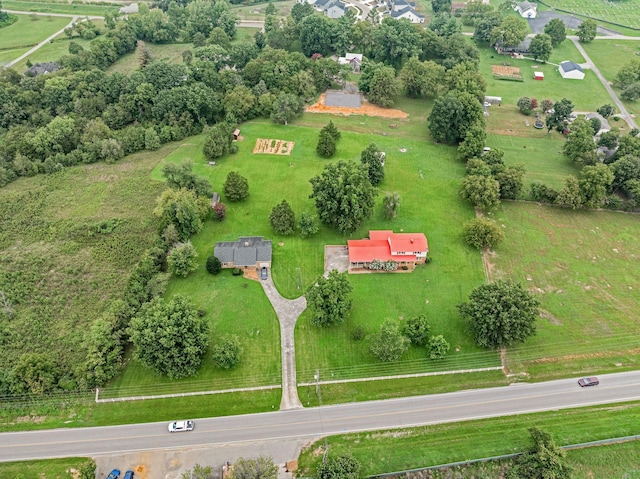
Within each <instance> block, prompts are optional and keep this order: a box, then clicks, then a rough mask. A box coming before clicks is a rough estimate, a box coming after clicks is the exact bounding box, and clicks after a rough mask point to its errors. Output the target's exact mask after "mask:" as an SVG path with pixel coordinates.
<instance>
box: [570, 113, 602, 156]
mask: <svg viewBox="0 0 640 479" xmlns="http://www.w3.org/2000/svg"><path fill="white" fill-rule="evenodd" d="M593 135H594V133H593V128H592V127H591V124H590V123H589V121H588V120H586V119H585V118H584V117H580V118H576V120H575V121H574V122H573V123H572V124H571V133H569V136H568V137H567V142H566V143H565V144H564V145H563V147H562V152H563V153H564V156H566V157H567V158H568V159H570V160H571V161H574V162H575V163H576V164H577V165H578V166H585V165H594V164H596V162H597V161H598V157H597V156H596V144H595V142H594V141H593Z"/></svg>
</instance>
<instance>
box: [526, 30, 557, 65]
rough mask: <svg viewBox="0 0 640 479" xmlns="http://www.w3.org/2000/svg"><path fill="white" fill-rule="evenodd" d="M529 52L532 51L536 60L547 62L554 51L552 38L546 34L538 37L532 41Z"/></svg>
mask: <svg viewBox="0 0 640 479" xmlns="http://www.w3.org/2000/svg"><path fill="white" fill-rule="evenodd" d="M529 50H530V51H531V54H532V55H533V58H534V60H540V61H542V62H546V61H547V60H548V59H549V58H550V57H551V52H552V51H553V44H552V42H551V37H550V36H549V35H547V34H546V33H540V34H538V35H536V36H535V37H533V38H532V39H531V44H530V45H529Z"/></svg>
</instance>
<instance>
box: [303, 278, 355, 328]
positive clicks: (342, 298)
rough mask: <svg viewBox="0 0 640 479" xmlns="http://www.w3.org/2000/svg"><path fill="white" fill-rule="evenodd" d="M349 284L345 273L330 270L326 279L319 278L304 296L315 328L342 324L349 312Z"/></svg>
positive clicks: (350, 287) (350, 303)
mask: <svg viewBox="0 0 640 479" xmlns="http://www.w3.org/2000/svg"><path fill="white" fill-rule="evenodd" d="M352 290H353V288H352V286H351V283H349V280H348V279H347V273H346V272H345V273H338V271H337V270H335V269H334V270H332V271H331V272H330V273H329V276H328V277H326V278H325V277H324V276H320V277H319V278H318V280H317V281H316V284H314V285H312V286H311V287H310V288H309V289H308V290H307V293H306V294H305V297H306V298H307V305H308V307H309V309H310V310H311V315H312V316H311V322H312V323H313V324H314V325H315V326H331V325H334V324H341V323H343V322H344V321H345V320H346V319H347V317H348V316H349V313H350V312H351V305H352V301H351V291H352Z"/></svg>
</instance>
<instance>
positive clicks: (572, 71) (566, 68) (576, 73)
mask: <svg viewBox="0 0 640 479" xmlns="http://www.w3.org/2000/svg"><path fill="white" fill-rule="evenodd" d="M558 70H559V71H560V76H562V78H569V79H572V80H582V79H584V71H583V70H582V67H581V66H580V65H578V64H577V63H575V62H572V61H570V60H567V61H564V62H562V63H560V66H559V67H558Z"/></svg>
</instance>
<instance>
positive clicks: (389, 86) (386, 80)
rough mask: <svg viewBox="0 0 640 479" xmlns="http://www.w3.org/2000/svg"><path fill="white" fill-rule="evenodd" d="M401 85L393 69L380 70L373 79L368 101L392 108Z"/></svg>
mask: <svg viewBox="0 0 640 479" xmlns="http://www.w3.org/2000/svg"><path fill="white" fill-rule="evenodd" d="M398 90H399V84H398V80H396V71H395V70H394V69H393V67H387V66H385V67H382V68H378V69H377V70H376V71H375V72H374V74H373V77H372V78H371V83H370V84H369V92H368V93H367V99H368V100H369V101H370V102H371V103H373V104H374V105H380V106H382V107H390V106H392V105H393V101H394V98H395V97H396V95H397V94H398Z"/></svg>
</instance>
